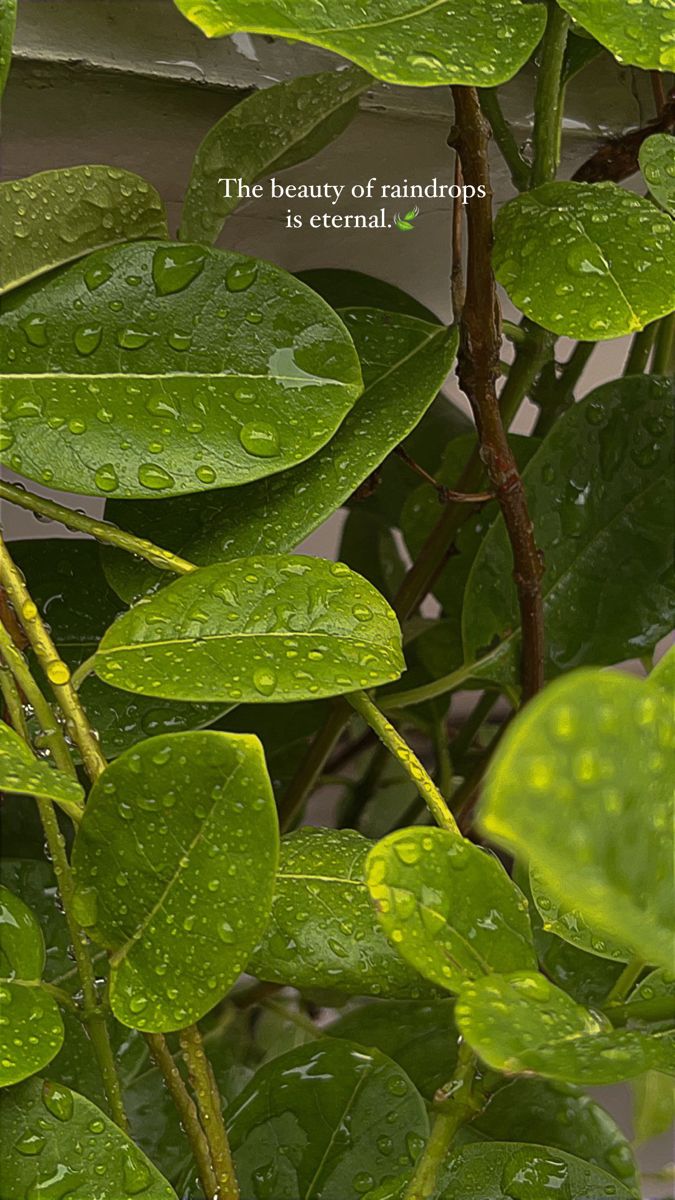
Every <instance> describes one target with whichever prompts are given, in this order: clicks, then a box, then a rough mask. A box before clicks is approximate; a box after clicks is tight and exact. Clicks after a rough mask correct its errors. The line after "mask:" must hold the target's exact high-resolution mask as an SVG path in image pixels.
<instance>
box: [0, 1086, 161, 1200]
mask: <svg viewBox="0 0 675 1200" xmlns="http://www.w3.org/2000/svg"><path fill="white" fill-rule="evenodd" d="M0 1112H1V1115H2V1128H3V1141H4V1149H3V1151H2V1163H3V1172H2V1175H3V1180H4V1182H5V1185H6V1186H8V1185H9V1186H11V1191H7V1192H6V1191H5V1188H4V1187H3V1189H2V1193H3V1197H4V1196H5V1195H6V1196H7V1197H8V1200H9V1198H10V1197H15V1196H22V1197H23V1196H26V1197H27V1196H31V1195H35V1196H36V1197H37V1196H40V1197H42V1196H44V1197H45V1198H47V1197H50V1196H51V1197H53V1198H54V1200H58V1198H59V1196H61V1197H64V1198H65V1197H66V1196H67V1197H68V1200H94V1198H95V1200H121V1198H122V1197H125V1198H126V1197H129V1198H131V1197H134V1196H137V1195H141V1196H142V1197H143V1200H177V1197H176V1193H175V1192H174V1190H173V1188H171V1187H170V1186H169V1184H168V1183H167V1182H166V1180H164V1179H162V1177H161V1175H160V1174H159V1172H158V1171H157V1170H156V1169H155V1167H153V1165H152V1163H151V1162H150V1161H149V1159H147V1158H146V1157H145V1155H144V1154H142V1153H141V1151H140V1150H139V1149H137V1147H136V1146H134V1144H133V1142H132V1141H130V1139H129V1138H128V1137H126V1136H125V1134H123V1133H122V1131H121V1130H120V1129H118V1128H117V1126H116V1125H113V1123H112V1121H111V1120H109V1118H108V1117H107V1116H106V1115H105V1113H103V1112H101V1110H100V1109H99V1108H97V1107H96V1105H95V1104H92V1103H91V1101H90V1100H86V1099H85V1097H84V1096H80V1095H78V1093H77V1092H72V1091H71V1090H70V1088H67V1087H66V1086H65V1085H63V1084H57V1083H51V1082H49V1081H48V1080H46V1079H44V1080H43V1079H30V1080H28V1081H27V1082H26V1083H23V1084H22V1085H21V1086H20V1087H16V1088H12V1090H11V1091H8V1092H3V1093H2V1096H0ZM10 1181H11V1185H10Z"/></svg>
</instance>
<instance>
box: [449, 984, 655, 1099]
mask: <svg viewBox="0 0 675 1200" xmlns="http://www.w3.org/2000/svg"><path fill="white" fill-rule="evenodd" d="M455 1019H456V1021H457V1028H458V1029H459V1031H460V1033H461V1034H462V1036H463V1037H464V1038H466V1040H467V1042H468V1043H469V1045H471V1046H472V1047H473V1049H474V1050H475V1052H476V1054H478V1056H479V1057H480V1058H481V1059H482V1060H483V1062H485V1063H487V1065H488V1066H489V1067H492V1068H493V1069H494V1070H497V1071H506V1072H508V1073H509V1074H517V1073H519V1072H526V1073H527V1072H532V1071H534V1072H535V1073H537V1074H539V1075H544V1076H548V1077H549V1078H550V1079H559V1080H561V1081H563V1082H568V1083H583V1084H604V1083H616V1082H618V1081H619V1080H621V1079H630V1078H631V1076H633V1075H640V1074H641V1073H642V1072H643V1071H646V1070H649V1069H650V1068H652V1067H656V1066H658V1065H659V1064H660V1060H661V1056H662V1053H663V1051H664V1049H665V1051H666V1053H668V1052H670V1051H671V1050H672V1043H673V1038H674V1037H675V1034H673V1033H672V1032H669V1031H667V1030H666V1031H661V1030H658V1031H655V1032H649V1033H647V1032H644V1031H643V1030H642V1029H630V1028H627V1029H613V1028H612V1025H611V1024H610V1022H609V1021H608V1020H607V1019H606V1018H605V1017H603V1016H602V1015H601V1014H599V1013H597V1012H592V1011H591V1010H590V1009H587V1008H583V1007H582V1006H581V1005H580V1004H577V1003H576V1002H575V1001H574V1000H572V999H571V997H570V996H568V995H566V993H565V992H561V991H560V990H559V988H556V987H554V985H553V984H552V983H549V981H548V980H547V979H545V978H544V976H543V975H535V974H532V973H531V972H526V971H515V972H511V973H509V974H508V975H490V976H487V977H485V978H483V979H479V980H476V981H475V982H469V983H465V984H464V987H463V988H462V990H461V993H460V995H459V997H458V999H457V1004H456V1005H455Z"/></svg>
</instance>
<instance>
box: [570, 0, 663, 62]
mask: <svg viewBox="0 0 675 1200" xmlns="http://www.w3.org/2000/svg"><path fill="white" fill-rule="evenodd" d="M561 5H562V7H563V8H564V9H565V10H566V11H567V12H568V13H569V14H570V16H571V17H573V18H574V20H575V21H578V22H579V24H580V25H583V27H584V29H587V30H588V31H589V33H592V34H593V37H594V38H597V40H598V41H599V42H600V43H601V44H602V45H603V46H606V47H607V49H608V50H611V52H612V54H613V55H614V57H615V58H616V59H618V61H619V62H620V63H626V64H631V65H632V66H634V67H642V69H643V70H644V71H650V70H652V71H672V70H675V38H673V13H672V8H671V6H670V4H668V3H667V2H666V3H665V4H659V3H658V0H657V2H655V0H651V2H650V3H649V4H642V3H640V4H636V3H635V0H612V3H611V4H608V3H607V0H561Z"/></svg>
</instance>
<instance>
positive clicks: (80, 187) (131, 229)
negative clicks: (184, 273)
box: [0, 0, 168, 337]
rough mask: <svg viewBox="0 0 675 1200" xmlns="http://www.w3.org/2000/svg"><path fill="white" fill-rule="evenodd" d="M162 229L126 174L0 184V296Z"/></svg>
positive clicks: (140, 187)
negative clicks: (105, 248) (100, 251)
mask: <svg viewBox="0 0 675 1200" xmlns="http://www.w3.org/2000/svg"><path fill="white" fill-rule="evenodd" d="M4 2H5V3H6V0H4ZM45 214H47V215H48V216H49V220H45ZM167 234H168V230H167V226H166V213H165V211H164V205H163V204H162V201H161V199H160V197H159V195H158V194H157V192H156V191H155V189H154V188H153V187H151V186H150V184H149V183H147V182H146V181H145V179H141V177H140V176H139V175H133V174H132V173H131V172H130V171H121V170H120V169H119V168H118V167H98V166H93V167H64V168H61V169H58V170H56V171H41V172H40V174H39V175H29V176H28V177H27V178H26V179H13V180H11V181H10V182H9V183H2V184H0V294H1V293H2V292H7V291H9V290H10V289H11V288H15V287H19V286H20V285H21V284H24V283H27V282H28V281H29V280H31V279H34V278H35V277H36V276H37V275H43V274H44V273H45V271H51V270H53V269H54V267H60V266H62V265H63V264H64V263H69V262H72V261H73V259H75V258H82V256H83V255H84V254H90V253H91V251H92V250H98V249H100V248H101V247H103V246H114V245H115V244H116V243H117V242H132V241H137V240H138V239H139V238H155V237H156V238H162V237H166V236H167ZM82 319H83V321H84V320H85V317H84V316H83V318H82ZM40 328H43V327H41V326H40V325H39V323H38V324H35V325H34V326H33V327H32V332H33V336H34V337H39V330H40Z"/></svg>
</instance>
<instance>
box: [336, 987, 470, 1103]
mask: <svg viewBox="0 0 675 1200" xmlns="http://www.w3.org/2000/svg"><path fill="white" fill-rule="evenodd" d="M453 1013H454V1001H453V1000H451V999H449V998H446V999H445V1000H436V1001H433V1002H432V1003H430V1004H422V1003H420V1002H419V1001H413V1000H390V1001H378V1002H377V1003H375V1004H363V1005H361V1006H360V1007H359V1008H355V1009H353V1010H352V1011H351V1012H348V1013H346V1014H345V1016H343V1017H339V1018H338V1020H337V1021H335V1022H333V1024H332V1025H328V1026H327V1028H326V1030H325V1032H327V1033H330V1034H331V1036H332V1037H337V1038H343V1039H345V1040H347V1041H351V1042H358V1044H359V1045H360V1046H366V1047H369V1048H371V1047H373V1046H374V1047H375V1048H376V1049H377V1050H381V1051H382V1053H383V1054H386V1055H387V1057H388V1058H391V1059H393V1060H394V1062H397V1063H398V1064H399V1066H400V1067H402V1068H403V1070H404V1071H405V1073H406V1075H408V1076H409V1078H410V1079H411V1080H412V1082H413V1083H414V1085H415V1087H416V1088H417V1089H418V1091H420V1092H421V1093H422V1095H423V1096H424V1098H425V1099H426V1100H433V1097H434V1093H435V1092H436V1090H437V1089H438V1088H439V1087H441V1086H442V1084H444V1083H447V1082H448V1080H449V1079H451V1078H452V1075H453V1072H454V1069H455V1064H456V1061H457V1031H456V1029H455V1023H454V1017H453Z"/></svg>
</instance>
